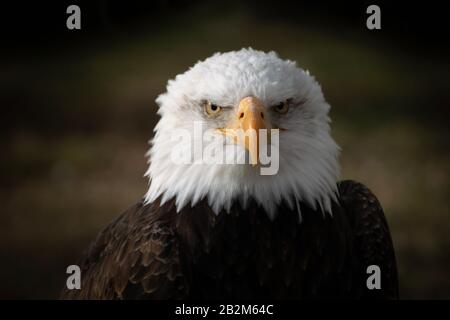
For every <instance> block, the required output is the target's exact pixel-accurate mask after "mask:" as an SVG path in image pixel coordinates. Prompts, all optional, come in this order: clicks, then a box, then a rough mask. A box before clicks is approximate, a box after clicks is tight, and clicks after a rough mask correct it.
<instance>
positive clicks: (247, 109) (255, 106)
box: [220, 97, 270, 166]
mask: <svg viewBox="0 0 450 320" xmlns="http://www.w3.org/2000/svg"><path fill="white" fill-rule="evenodd" d="M265 113H266V108H265V107H264V106H263V104H262V102H261V100H259V99H258V98H255V97H246V98H244V99H242V100H241V101H240V102H239V106H238V108H237V113H236V118H234V119H233V120H232V121H231V123H230V124H229V125H228V126H227V128H224V129H220V131H221V132H222V133H223V134H226V135H228V136H232V137H233V138H234V141H235V142H236V143H240V144H241V145H243V146H244V147H245V149H247V150H248V152H249V154H250V163H251V164H252V165H253V166H255V165H256V164H258V162H259V130H260V129H267V130H269V129H270V126H269V125H268V123H267V121H266V114H265Z"/></svg>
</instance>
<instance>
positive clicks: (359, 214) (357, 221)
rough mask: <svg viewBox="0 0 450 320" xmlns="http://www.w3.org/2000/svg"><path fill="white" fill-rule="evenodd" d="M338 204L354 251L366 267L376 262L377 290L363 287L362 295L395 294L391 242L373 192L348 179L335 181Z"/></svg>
mask: <svg viewBox="0 0 450 320" xmlns="http://www.w3.org/2000/svg"><path fill="white" fill-rule="evenodd" d="M338 190H339V198H340V205H341V206H342V207H343V209H344V211H345V214H346V215H347V217H348V220H349V222H350V224H351V228H352V234H353V243H354V247H355V250H356V252H355V254H356V255H357V256H358V258H359V261H360V263H361V277H363V278H367V277H368V274H367V273H366V268H367V267H368V266H370V265H376V266H378V267H379V268H380V271H381V290H369V289H367V288H365V291H364V292H363V296H364V297H378V298H393V299H395V298H398V274H397V264H396V259H395V252H394V246H393V243H392V239H391V234H390V231H389V227H388V224H387V221H386V217H385V214H384V212H383V208H382V207H381V204H380V202H379V201H378V199H377V198H376V196H375V195H374V194H373V193H372V192H371V191H370V190H369V189H368V188H367V187H366V186H365V185H363V184H361V183H359V182H355V181H352V180H345V181H341V182H339V183H338Z"/></svg>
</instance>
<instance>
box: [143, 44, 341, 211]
mask: <svg viewBox="0 0 450 320" xmlns="http://www.w3.org/2000/svg"><path fill="white" fill-rule="evenodd" d="M156 102H157V104H158V105H159V110H158V114H159V115H160V117H161V118H160V120H159V122H158V124H157V125H156V127H155V135H154V138H153V139H152V140H151V147H150V150H149V151H148V153H147V155H148V158H149V168H148V170H147V172H146V176H148V177H149V179H150V186H149V189H148V192H147V193H146V195H145V201H146V202H147V203H150V202H153V201H154V200H156V199H157V198H159V197H161V203H164V202H166V201H167V200H169V199H172V198H174V199H175V203H176V206H177V209H178V210H180V209H181V208H183V207H184V206H186V205H189V204H190V205H191V206H194V205H195V204H196V203H197V202H198V201H200V200H203V199H206V200H207V201H208V204H209V205H210V207H211V208H212V209H213V211H214V212H215V213H216V214H219V213H220V212H221V211H222V210H225V211H229V210H230V208H231V206H232V205H233V204H234V203H235V202H239V203H240V205H241V206H242V207H243V208H244V209H245V207H246V206H247V204H248V203H249V199H252V200H254V201H255V202H256V203H257V204H258V205H260V206H261V207H262V208H263V209H264V211H265V212H266V213H267V214H268V215H269V217H270V218H273V217H274V216H275V215H276V212H277V207H278V206H279V205H280V204H281V202H283V201H284V202H285V203H286V204H287V205H288V206H289V207H291V208H293V209H294V208H298V210H299V208H300V206H299V203H304V204H306V205H308V206H310V207H312V208H314V209H316V208H320V209H321V210H322V212H330V213H331V202H332V201H336V182H337V179H338V176H339V163H338V155H339V147H338V145H337V144H336V143H335V142H334V140H333V138H332V137H331V135H330V125H329V124H330V118H329V116H328V112H329V110H330V106H329V104H328V103H327V102H326V101H325V98H324V96H323V94H322V90H321V87H320V85H319V84H318V83H317V82H316V81H315V79H314V77H312V76H310V75H309V72H307V71H304V70H303V69H301V68H299V67H297V65H296V63H295V62H293V61H290V60H282V59H280V58H279V57H278V56H277V54H276V53H274V52H269V53H265V52H261V51H257V50H253V49H242V50H239V51H232V52H227V53H216V54H214V55H213V56H211V57H209V58H207V59H206V60H204V61H200V62H198V63H196V64H195V65H194V66H193V67H192V68H190V69H189V70H188V71H186V72H185V73H183V74H179V75H177V76H176V77H175V79H173V80H169V82H168V85H167V90H166V92H165V93H163V94H161V95H159V96H158V98H157V100H156ZM249 132H250V134H248V133H249Z"/></svg>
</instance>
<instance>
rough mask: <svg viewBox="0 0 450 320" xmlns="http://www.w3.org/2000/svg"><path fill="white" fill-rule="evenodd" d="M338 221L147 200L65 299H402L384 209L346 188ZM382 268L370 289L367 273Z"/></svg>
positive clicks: (124, 218)
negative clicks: (216, 210) (181, 206)
mask: <svg viewBox="0 0 450 320" xmlns="http://www.w3.org/2000/svg"><path fill="white" fill-rule="evenodd" d="M338 189H339V194H340V203H339V204H334V205H333V215H332V216H329V215H328V214H326V215H323V214H322V213H321V212H317V211H315V210H312V209H310V208H308V207H307V206H303V205H302V206H301V212H302V222H301V223H298V213H297V211H292V210H290V209H288V207H287V206H285V205H283V204H282V205H280V207H279V209H278V211H279V212H278V215H277V217H276V218H275V219H274V221H270V220H269V218H268V217H267V215H266V214H265V213H264V212H263V211H262V209H261V208H259V207H258V206H257V205H256V204H251V205H250V206H249V209H247V210H245V211H244V210H242V209H241V208H240V207H239V205H235V206H234V207H232V209H231V211H230V213H229V214H227V213H224V212H222V213H221V214H219V215H218V216H216V215H215V214H214V213H213V211H212V210H211V209H210V208H209V206H208V204H207V203H206V201H202V202H200V203H198V204H197V205H196V206H194V207H193V208H191V207H189V206H187V207H185V208H184V209H182V210H181V212H179V213H176V209H175V206H174V202H173V201H171V202H168V203H165V204H164V205H162V206H160V204H159V202H154V203H152V204H149V205H144V204H143V202H139V203H138V204H136V205H135V206H133V207H132V208H130V209H129V210H127V211H126V212H125V213H124V214H122V215H121V216H120V217H119V218H118V219H116V220H115V221H114V222H112V223H111V224H110V225H109V226H108V227H107V228H106V229H105V230H103V231H102V232H101V233H100V234H99V236H98V237H97V239H96V241H95V242H94V243H93V244H92V245H91V247H90V248H89V250H88V251H87V252H86V254H85V256H84V258H83V259H82V261H81V262H80V267H81V269H82V282H81V290H67V289H64V290H63V293H62V296H61V297H62V298H64V299H195V298H207V299H215V298H219V299H221V298H242V299H251V298H256V299H258V298H275V299H284V298H289V299H294V298H333V297H339V298H368V297H375V298H397V297H398V283H397V282H398V280H397V269H396V262H395V256H394V249H393V245H392V241H391V237H390V233H389V229H388V226H387V223H386V220H385V217H384V213H383V210H382V208H381V206H380V204H379V202H378V200H377V199H376V197H375V196H374V195H373V194H372V193H371V192H370V191H369V190H368V189H367V188H366V187H364V186H363V185H362V184H359V183H356V182H353V181H343V182H340V183H339V185H338ZM373 264H375V265H378V266H379V267H380V269H381V290H368V289H367V287H366V280H367V277H368V276H369V275H367V274H366V268H367V266H369V265H373Z"/></svg>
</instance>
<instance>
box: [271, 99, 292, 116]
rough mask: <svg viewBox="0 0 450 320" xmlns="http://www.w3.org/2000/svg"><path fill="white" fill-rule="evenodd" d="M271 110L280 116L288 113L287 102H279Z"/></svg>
mask: <svg viewBox="0 0 450 320" xmlns="http://www.w3.org/2000/svg"><path fill="white" fill-rule="evenodd" d="M272 108H273V109H274V110H275V111H276V112H278V113H280V114H285V113H287V112H288V111H289V100H286V101H283V102H280V103H279V104H277V105H274V106H273V107H272Z"/></svg>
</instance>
